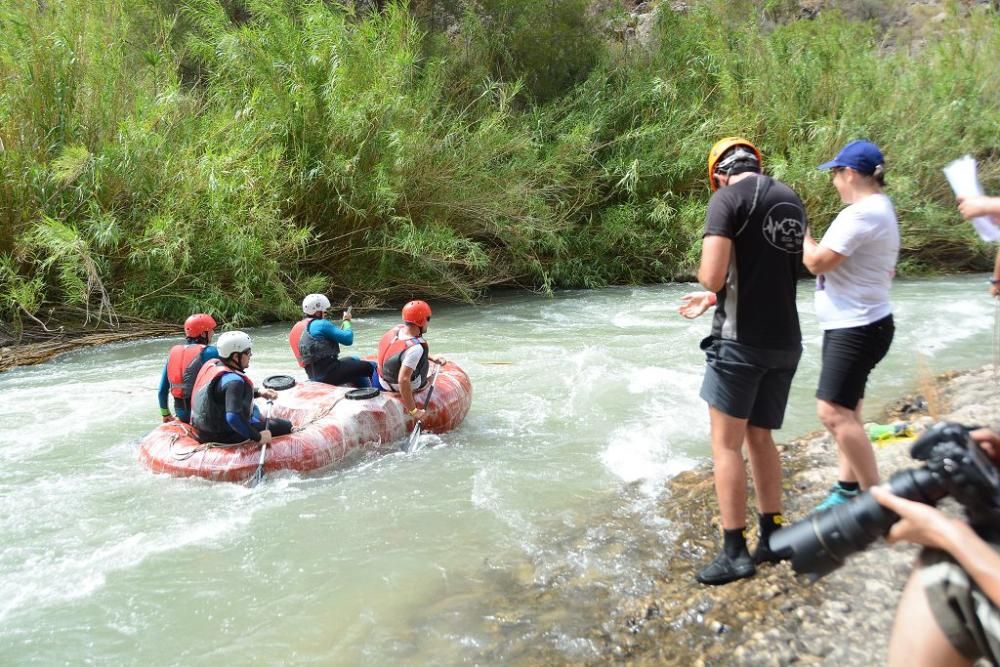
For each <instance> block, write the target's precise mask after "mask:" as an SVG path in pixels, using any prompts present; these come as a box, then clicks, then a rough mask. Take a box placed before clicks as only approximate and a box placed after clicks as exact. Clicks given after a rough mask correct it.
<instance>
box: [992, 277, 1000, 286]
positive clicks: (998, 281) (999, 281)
mask: <svg viewBox="0 0 1000 667" xmlns="http://www.w3.org/2000/svg"><path fill="white" fill-rule="evenodd" d="M990 285H1000V278H990Z"/></svg>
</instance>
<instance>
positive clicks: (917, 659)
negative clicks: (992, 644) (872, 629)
mask: <svg viewBox="0 0 1000 667" xmlns="http://www.w3.org/2000/svg"><path fill="white" fill-rule="evenodd" d="M971 664H972V663H971V662H969V660H967V659H966V658H965V656H963V655H962V654H961V653H959V652H958V651H956V650H955V647H954V646H952V645H951V642H950V641H948V638H947V637H946V636H945V635H944V633H943V632H942V631H941V628H940V626H938V624H937V621H936V620H935V619H934V615H933V614H932V613H931V608H930V605H928V604H927V595H926V594H925V593H924V587H923V585H922V584H921V583H920V570H919V569H916V568H915V569H914V570H913V573H912V574H911V575H910V579H909V581H907V582H906V588H904V589H903V595H902V596H901V597H900V599H899V605H898V606H897V607H896V620H895V621H894V622H893V624H892V636H891V637H890V638H889V666H890V667H924V666H927V667H931V666H932V665H934V666H938V667H940V666H941V665H971Z"/></svg>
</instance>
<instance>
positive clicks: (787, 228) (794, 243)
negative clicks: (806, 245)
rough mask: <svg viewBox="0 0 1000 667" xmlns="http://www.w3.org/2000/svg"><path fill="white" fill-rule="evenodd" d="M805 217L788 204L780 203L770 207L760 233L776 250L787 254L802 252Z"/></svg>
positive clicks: (798, 208) (800, 210) (797, 208)
mask: <svg viewBox="0 0 1000 667" xmlns="http://www.w3.org/2000/svg"><path fill="white" fill-rule="evenodd" d="M805 219H806V216H805V214H804V213H803V212H802V209H801V208H800V207H798V206H796V205H795V204H792V203H790V202H781V203H780V204H775V205H774V206H772V207H771V210H770V211H768V212H767V214H765V215H764V224H763V225H762V226H761V231H762V232H763V234H764V238H766V239H767V242H768V243H770V244H771V245H773V246H774V247H775V248H777V249H778V250H783V251H785V252H788V253H799V252H802V239H803V238H804V237H805V233H806V226H805Z"/></svg>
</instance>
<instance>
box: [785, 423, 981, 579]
mask: <svg viewBox="0 0 1000 667" xmlns="http://www.w3.org/2000/svg"><path fill="white" fill-rule="evenodd" d="M971 433H976V434H977V438H979V439H980V441H981V442H984V443H986V445H985V446H986V448H987V452H988V453H990V454H992V453H993V452H996V451H1000V446H997V445H996V442H997V440H996V434H993V433H992V432H987V433H981V432H980V431H970V429H967V428H965V427H964V426H961V425H959V424H954V423H948V422H942V423H940V424H936V425H935V426H933V427H932V428H930V429H929V430H928V431H927V432H926V433H925V434H923V435H922V436H921V437H920V438H919V439H918V440H917V442H915V443H914V445H913V448H912V449H911V450H910V454H911V456H913V458H915V459H918V460H921V461H926V462H927V463H926V465H925V466H923V467H920V468H909V469H906V470H901V471H899V472H897V473H896V474H895V475H893V476H892V477H891V478H890V479H889V483H888V486H889V488H890V489H891V491H892V493H891V494H890V493H888V492H887V491H884V490H882V489H879V490H874V491H869V492H866V493H864V494H862V495H860V496H858V498H857V499H855V500H854V501H852V502H849V503H846V504H844V505H838V506H836V507H833V508H831V509H829V510H826V511H823V512H818V513H816V514H813V515H810V516H808V517H806V518H805V519H803V520H802V521H799V522H798V523H795V524H793V525H791V526H789V527H788V528H785V529H782V530H780V531H778V532H777V533H775V534H774V535H773V536H772V537H771V550H772V551H774V552H775V553H780V554H783V555H788V556H789V557H790V558H791V560H792V567H793V568H795V571H796V572H800V573H805V574H808V575H809V576H810V577H811V578H813V579H818V578H819V577H822V576H824V575H826V574H829V573H830V572H832V571H833V570H835V569H837V568H838V567H840V566H841V565H843V564H844V562H845V560H846V559H847V557H848V556H850V555H851V554H853V553H855V552H858V551H861V550H863V549H866V548H867V547H868V545H870V544H871V543H872V542H874V541H875V540H876V539H878V538H879V537H882V536H885V535H887V534H889V531H890V528H893V529H894V533H893V535H894V536H895V537H896V538H897V539H908V540H911V541H917V542H920V543H921V544H928V545H929V546H934V544H930V542H937V540H938V539H939V537H937V536H938V535H940V531H942V530H948V524H947V523H942V521H944V522H948V521H951V520H950V519H948V518H947V517H946V516H945V515H943V514H941V513H940V512H937V511H936V510H933V509H931V507H932V506H933V505H934V504H935V503H937V501H939V500H941V499H942V498H944V497H945V496H951V497H953V498H955V500H957V501H958V502H959V503H961V504H962V506H963V508H964V509H965V512H966V514H967V515H968V517H969V523H970V524H971V525H972V526H973V528H975V527H976V526H977V525H988V524H989V523H991V522H995V521H996V520H997V517H1000V474H998V471H997V467H996V465H995V464H994V462H993V461H992V460H991V459H990V458H988V457H987V453H986V452H984V451H983V449H982V448H980V445H979V444H978V443H977V442H976V441H975V440H973V438H972V437H971ZM893 496H898V498H893ZM901 499H902V502H897V501H900V500H901ZM906 501H915V502H906ZM919 504H923V505H924V506H925V507H924V508H920V507H913V506H914V505H919ZM894 510H900V511H899V512H896V511H894ZM901 517H904V518H906V521H904V522H902V523H900V524H897V526H898V527H897V526H894V524H896V522H897V521H899V519H900V518H901ZM921 540H926V541H921Z"/></svg>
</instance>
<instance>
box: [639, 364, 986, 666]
mask: <svg viewBox="0 0 1000 667" xmlns="http://www.w3.org/2000/svg"><path fill="white" fill-rule="evenodd" d="M998 386H1000V384H998V376H997V373H996V372H995V371H994V368H993V367H992V366H987V367H984V368H981V369H979V370H976V371H972V372H968V373H963V374H955V375H950V376H948V377H943V378H940V379H939V382H938V383H936V385H935V387H936V391H937V392H938V394H939V395H938V396H936V397H934V398H935V401H931V408H932V409H933V407H934V403H935V402H937V403H939V404H940V405H941V406H942V408H941V412H942V414H940V415H934V416H931V415H927V414H924V415H914V414H910V415H906V414H904V415H899V414H898V413H897V415H896V417H897V418H900V417H901V418H903V419H905V420H907V421H908V422H909V423H911V424H912V425H914V426H916V427H917V428H918V429H921V428H925V427H926V426H927V425H928V424H931V423H934V422H935V421H936V419H935V417H937V418H940V419H941V420H946V421H955V422H959V423H962V424H966V425H972V424H989V423H992V422H994V421H995V420H996V418H997V416H998V415H1000V392H998V391H997V389H998ZM920 403H924V402H923V401H922V400H914V399H910V400H903V401H900V402H899V404H898V405H897V406H896V407H900V406H902V407H904V413H905V412H908V411H912V410H913V406H914V404H920ZM922 408H923V409H924V411H926V405H923V406H922ZM890 411H892V406H890ZM780 449H781V456H782V462H783V466H784V468H785V472H786V476H785V482H784V485H785V494H784V501H785V514H786V518H787V519H789V520H790V521H795V520H798V519H801V518H802V517H804V516H806V515H807V514H808V513H809V512H810V511H811V510H812V508H813V507H814V506H815V505H816V504H817V503H818V502H819V501H820V500H822V498H823V497H824V496H825V494H826V491H827V489H828V488H829V486H830V485H831V484H832V482H833V481H835V480H836V476H837V469H836V456H835V453H834V445H833V443H832V441H831V439H830V437H829V435H827V434H823V435H818V436H816V437H811V438H805V439H802V440H797V441H793V442H791V443H788V444H785V445H781V446H780ZM876 456H877V459H878V463H879V469H880V472H881V475H882V478H883V479H888V478H889V477H890V476H891V475H892V474H893V473H894V472H896V471H898V470H901V469H904V468H908V467H913V466H916V465H919V462H917V461H914V460H913V459H912V458H910V454H909V444H908V443H906V444H904V443H898V444H889V445H886V446H877V447H876ZM671 496H672V497H671V499H670V500H668V501H666V502H665V503H664V507H663V510H664V514H665V515H666V516H667V518H668V519H669V520H672V521H677V520H682V521H683V522H684V524H685V526H686V529H685V530H684V531H682V534H681V539H680V543H681V545H684V546H683V548H681V549H679V550H678V552H677V553H675V554H674V556H675V557H674V558H673V559H672V560H671V563H670V568H669V572H670V578H669V579H662V580H660V581H658V582H657V585H656V590H655V592H654V593H653V594H652V595H651V596H650V598H649V600H648V604H647V606H646V609H645V610H641V609H640V610H638V613H637V614H635V616H634V619H635V623H636V625H637V630H636V632H635V633H634V635H633V638H634V641H633V642H629V644H630V645H627V646H626V647H622V648H624V649H625V651H626V652H627V654H628V655H629V656H630V658H631V660H630V662H632V663H633V664H691V665H701V664H737V665H762V666H763V665H878V664H885V661H886V649H887V645H888V638H889V632H890V629H891V627H892V621H893V617H894V614H895V608H896V604H897V602H898V601H899V596H900V593H901V591H902V588H903V584H904V583H905V581H906V579H907V577H908V576H909V573H910V570H911V568H912V565H913V562H914V559H915V557H916V554H917V551H918V547H915V546H913V545H894V546H890V545H888V544H887V543H886V542H884V541H883V540H879V541H877V542H876V543H875V544H873V545H872V546H871V547H869V548H868V549H866V550H865V551H863V552H861V553H859V554H856V555H854V556H853V557H851V558H849V559H848V561H847V563H846V564H845V565H844V566H842V567H841V568H839V569H838V570H836V571H834V572H833V573H831V574H830V575H828V576H826V577H824V578H823V579H820V580H819V581H818V582H816V583H812V584H810V583H808V582H807V581H806V580H805V579H804V578H802V577H798V576H796V575H795V573H794V571H793V570H792V569H791V566H790V564H788V563H781V564H778V565H770V566H769V565H765V566H763V567H761V568H760V569H759V570H758V574H757V576H755V577H753V578H751V579H746V580H743V581H739V582H735V583H732V584H729V585H727V586H721V587H708V586H700V585H698V584H696V583H694V581H693V575H694V572H695V569H696V568H697V567H698V566H699V565H700V564H702V563H703V562H705V561H707V560H708V559H710V558H711V557H712V556H714V555H715V552H716V550H717V549H718V544H719V541H718V537H717V535H718V533H717V532H716V531H717V530H718V526H717V523H715V522H716V521H717V520H716V519H715V516H714V515H715V513H716V511H717V510H716V505H715V497H714V489H713V488H712V486H711V476H710V474H709V473H708V472H707V471H704V470H702V471H695V472H691V473H687V474H685V475H682V476H680V477H679V478H678V479H677V480H676V481H675V484H674V490H673V493H672V494H671ZM945 506H948V507H949V508H950V510H955V511H958V507H957V505H956V504H955V503H954V502H951V501H946V502H945ZM699 507H700V508H701V512H700V516H699V515H697V514H694V512H695V511H696V508H699ZM682 517H683V518H682ZM752 523H753V522H752V521H751V522H748V526H749V525H752ZM710 525H711V526H712V528H710V529H709V530H705V527H707V526H710ZM751 542H752V541H751ZM678 633H683V635H686V636H679V635H678ZM679 648H680V649H681V650H678V649H679Z"/></svg>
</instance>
